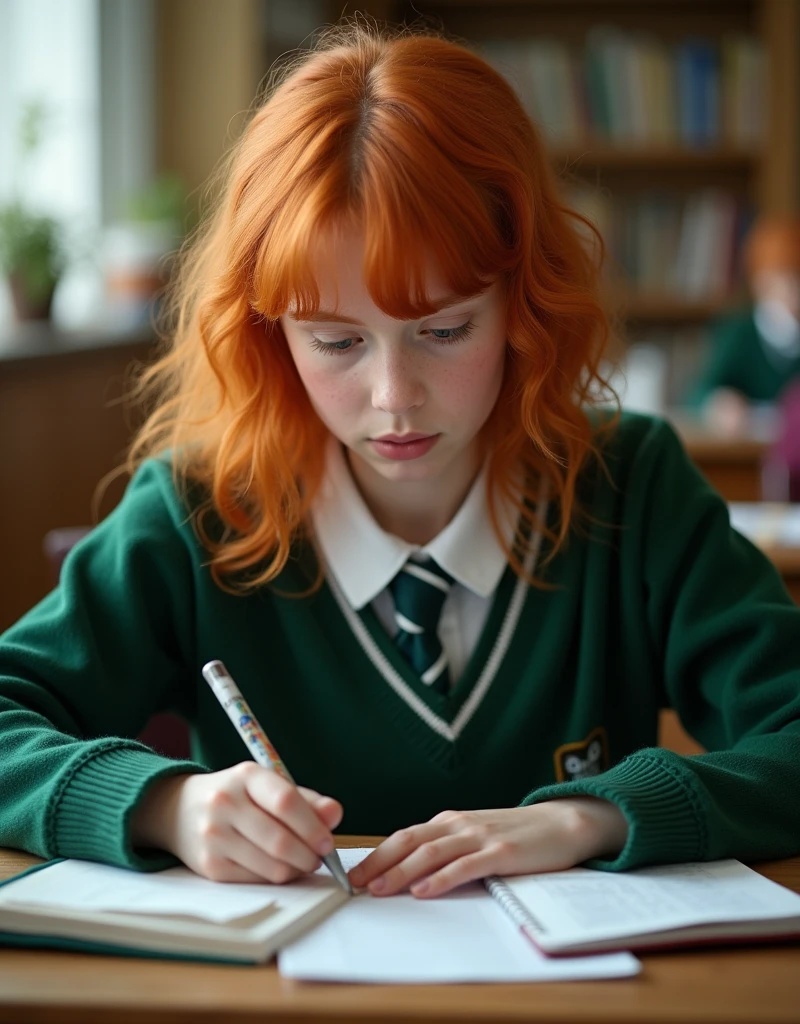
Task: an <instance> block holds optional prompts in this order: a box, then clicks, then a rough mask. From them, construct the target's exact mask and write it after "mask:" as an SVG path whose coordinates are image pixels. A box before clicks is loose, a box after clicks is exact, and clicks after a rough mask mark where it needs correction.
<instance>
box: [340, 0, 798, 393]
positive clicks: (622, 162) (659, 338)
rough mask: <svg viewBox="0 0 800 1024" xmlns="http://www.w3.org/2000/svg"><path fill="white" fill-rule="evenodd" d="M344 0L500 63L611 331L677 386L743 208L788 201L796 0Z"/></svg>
mask: <svg viewBox="0 0 800 1024" xmlns="http://www.w3.org/2000/svg"><path fill="white" fill-rule="evenodd" d="M355 8H356V9H358V10H362V11H364V12H365V13H368V14H370V15H372V16H373V17H375V18H377V19H378V20H383V21H389V22H400V21H406V22H409V23H413V22H414V21H418V20H419V19H423V20H425V21H427V22H428V23H429V24H432V25H434V26H438V27H442V28H444V30H445V31H446V32H447V33H448V34H449V35H451V36H455V37H457V38H459V37H460V38H461V39H463V40H464V41H465V42H466V43H467V44H468V45H471V46H474V47H475V48H476V49H478V50H479V51H481V52H483V53H484V55H485V56H486V57H487V59H489V60H490V61H492V62H493V63H494V64H495V65H496V66H497V67H498V68H499V69H500V70H502V71H503V72H504V73H506V74H507V76H508V77H509V79H510V80H511V82H512V84H514V86H515V88H516V89H517V92H518V93H519V95H520V97H521V99H522V100H523V103H524V105H525V106H526V108H527V109H528V110H529V112H530V113H531V115H532V116H533V117H534V120H536V121H537V123H538V124H539V125H540V127H541V129H542V131H543V134H544V136H545V139H546V141H547V143H548V146H549V149H550V153H551V156H552V160H553V164H554V167H555V168H556V170H557V172H558V173H559V175H560V176H561V178H562V180H563V182H564V187H565V190H566V194H567V196H568V198H569V199H570V201H572V202H574V204H575V205H576V206H577V207H578V208H579V209H582V210H583V211H584V212H585V213H586V215H587V216H589V218H590V219H591V220H593V221H594V222H595V223H597V224H598V226H599V227H600V229H601V232H602V234H603V235H604V237H605V239H606V242H607V245H608V247H609V250H610V260H609V293H610V295H611V299H612V303H616V300H617V299H619V303H618V306H619V309H620V324H621V325H622V333H623V341H624V342H625V343H626V344H627V345H629V346H630V345H634V344H637V343H644V344H648V345H655V346H656V347H658V348H660V349H662V350H663V351H664V352H665V353H666V355H667V361H668V362H669V363H670V367H669V372H668V383H667V389H666V395H665V400H666V401H667V402H668V403H671V402H674V401H678V400H680V398H681V396H682V392H685V389H686V387H687V384H688V381H689V379H690V378H691V377H692V375H693V373H694V372H695V371H696V368H697V365H698V364H699V362H700V361H701V359H702V358H703V355H704V349H705V347H706V345H707V341H708V335H707V330H708V327H709V325H710V323H711V322H712V321H713V320H714V319H716V318H717V317H718V316H720V315H722V314H723V313H724V312H726V311H727V310H729V309H731V308H733V307H735V306H736V305H737V304H739V303H740V302H741V301H742V299H743V297H744V295H745V294H746V290H745V287H744V282H743V280H742V274H741V269H740V265H739V250H740V244H741V238H742V236H743V234H744V232H745V231H746V228H747V226H748V224H749V223H750V221H751V219H752V217H753V216H754V215H755V214H756V213H761V212H764V213H773V214H775V213H778V214H779V213H792V212H796V211H797V210H798V208H800V62H798V60H797V54H798V51H799V50H800V0H648V2H647V3H643V2H641V0H514V2H502V0H496V2H480V0H372V2H362V3H360V4H356V5H355ZM328 16H329V18H330V20H335V18H336V17H337V13H336V11H335V10H334V5H330V10H329V12H328ZM601 94H603V95H604V97H605V98H604V101H603V102H600V101H599V100H598V96H600V95H601ZM603 103H605V107H604V106H603ZM656 252H657V253H659V254H661V256H662V257H663V258H662V259H661V264H660V265H658V260H654V259H653V253H656ZM665 253H666V255H664V254H665ZM659 275H660V276H659Z"/></svg>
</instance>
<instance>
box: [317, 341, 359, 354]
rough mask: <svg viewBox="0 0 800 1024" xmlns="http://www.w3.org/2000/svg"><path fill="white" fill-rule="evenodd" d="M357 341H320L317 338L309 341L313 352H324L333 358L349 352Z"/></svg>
mask: <svg viewBox="0 0 800 1024" xmlns="http://www.w3.org/2000/svg"><path fill="white" fill-rule="evenodd" d="M357 341H358V338H343V339H342V340H341V341H321V340H320V339H319V338H313V337H312V339H311V347H312V348H313V349H314V351H315V352H324V353H325V354H326V355H329V356H335V355H338V354H339V353H342V352H349V351H350V349H351V348H352V347H353V345H355V343H356V342H357Z"/></svg>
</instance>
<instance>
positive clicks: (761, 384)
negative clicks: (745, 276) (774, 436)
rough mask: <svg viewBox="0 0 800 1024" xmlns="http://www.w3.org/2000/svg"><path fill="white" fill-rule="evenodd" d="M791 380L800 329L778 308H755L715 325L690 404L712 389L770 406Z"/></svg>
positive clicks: (799, 366) (796, 371) (796, 372)
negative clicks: (707, 355) (738, 393)
mask: <svg viewBox="0 0 800 1024" xmlns="http://www.w3.org/2000/svg"><path fill="white" fill-rule="evenodd" d="M796 377H800V323H798V322H797V320H795V318H794V317H793V316H791V314H790V313H789V312H788V311H787V310H786V309H785V308H784V307H783V306H781V305H778V304H776V303H759V304H757V305H755V306H753V307H752V308H751V309H749V310H747V311H746V312H744V313H739V314H737V315H735V316H729V317H726V318H725V319H723V320H721V321H720V322H719V323H718V324H717V326H716V327H715V330H714V333H713V338H712V346H711V352H710V356H709V361H708V365H707V366H706V368H705V370H704V371H703V373H702V375H701V377H700V380H699V382H698V384H697V387H696V390H695V398H696V400H697V401H702V400H704V399H705V398H707V397H708V395H709V394H710V393H711V392H712V391H713V390H715V389H716V388H733V389H734V390H736V391H739V392H741V394H743V395H745V396H746V397H747V398H749V399H750V400H751V401H753V402H774V401H775V400H776V399H777V398H778V396H779V395H780V393H781V391H783V389H784V388H785V387H786V385H787V384H788V383H789V382H790V381H791V380H793V379H794V378H796Z"/></svg>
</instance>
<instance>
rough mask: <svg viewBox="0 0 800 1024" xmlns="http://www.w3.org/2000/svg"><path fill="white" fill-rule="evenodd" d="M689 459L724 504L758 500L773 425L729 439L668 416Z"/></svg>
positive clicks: (683, 418)
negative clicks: (719, 495) (723, 499)
mask: <svg viewBox="0 0 800 1024" xmlns="http://www.w3.org/2000/svg"><path fill="white" fill-rule="evenodd" d="M670 419H671V420H672V422H673V424H674V426H675V428H676V429H677V431H678V433H679V434H680V437H681V440H682V441H683V443H684V445H685V447H686V451H687V452H688V453H689V456H690V458H691V459H692V461H693V462H694V464H695V465H696V466H697V468H698V469H699V470H700V471H701V473H702V474H703V475H704V476H705V477H706V479H707V480H708V482H709V483H710V484H711V486H712V487H715V488H716V489H717V490H718V491H719V493H720V494H721V495H722V497H723V498H725V500H726V501H761V499H762V497H763V488H762V479H761V473H762V465H763V461H764V457H765V455H766V454H767V452H768V451H769V450H770V448H771V446H772V443H773V438H774V429H775V428H774V425H771V424H769V423H765V424H761V425H759V426H758V427H754V428H753V429H752V430H748V431H746V432H744V433H742V434H739V435H736V436H733V437H729V436H724V435H720V434H717V433H715V432H714V431H712V430H711V429H710V428H709V427H708V426H706V425H704V424H703V423H702V422H700V421H698V420H693V419H690V418H688V417H686V416H685V415H671V416H670Z"/></svg>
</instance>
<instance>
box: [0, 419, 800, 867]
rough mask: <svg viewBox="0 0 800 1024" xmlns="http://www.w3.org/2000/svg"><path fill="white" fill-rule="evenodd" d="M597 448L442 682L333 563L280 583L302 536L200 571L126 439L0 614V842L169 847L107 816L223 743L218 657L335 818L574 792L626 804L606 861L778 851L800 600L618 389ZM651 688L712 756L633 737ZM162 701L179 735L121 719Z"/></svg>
mask: <svg viewBox="0 0 800 1024" xmlns="http://www.w3.org/2000/svg"><path fill="white" fill-rule="evenodd" d="M604 459H605V470H604V469H603V468H601V467H600V466H599V465H598V464H592V465H591V466H589V467H587V469H586V470H585V471H584V473H583V474H582V476H581V479H580V486H579V495H578V497H579V499H580V502H581V506H582V508H583V510H584V512H585V514H584V515H583V516H582V518H581V519H580V520H579V521H577V522H576V524H575V528H574V529H573V530H572V532H571V535H570V537H569V541H568V543H567V545H566V546H565V547H564V548H562V549H561V550H559V552H558V553H557V554H556V556H555V557H554V558H553V559H551V560H550V561H546V556H547V554H548V547H547V544H546V543H544V542H541V539H540V543H539V547H538V549H537V547H536V544H534V554H535V556H536V572H537V574H538V575H539V577H540V578H541V579H542V580H543V581H544V583H545V586H544V587H533V586H529V585H528V584H526V583H524V582H520V580H519V579H518V577H516V576H515V575H514V574H513V573H512V572H511V570H510V569H508V570H507V571H506V573H505V575H504V576H503V578H502V580H501V582H500V584H499V586H498V588H497V591H496V594H495V598H494V601H493V604H492V608H491V610H490V612H489V615H488V618H487V622H486V624H485V627H484V630H483V633H482V635H481V637H480V639H479V642H478V645H477V648H476V649H475V650H474V651H473V653H472V656H471V658H470V660H469V663H468V665H467V668H466V670H465V671H464V673H463V675H462V676H461V678H460V679H459V681H458V683H457V685H456V686H455V688H454V689H453V691H452V692H451V693H450V694H447V695H439V694H437V693H434V692H431V690H430V689H429V688H428V687H426V686H425V685H424V684H423V683H422V682H421V681H420V680H419V679H418V678H417V677H416V676H415V675H414V673H413V671H412V669H411V668H410V666H409V665H408V664H407V663H406V662H405V660H404V659H403V658H402V656H401V655H400V654H399V653H398V652H397V650H396V649H395V648H394V646H393V644H392V642H391V640H390V639H389V637H388V636H387V635H386V632H385V630H384V629H383V628H382V627H381V625H380V623H379V622H378V621H377V619H376V617H375V615H374V612H372V611H371V610H370V609H369V608H368V607H367V608H365V609H362V610H361V612H354V611H353V610H352V609H348V608H347V606H346V602H345V604H344V605H343V604H342V599H341V595H338V594H337V592H336V589H335V584H332V585H331V584H329V583H328V582H327V581H326V582H325V583H324V584H323V586H322V587H321V589H319V590H318V591H317V592H316V593H314V594H311V595H310V596H300V597H298V596H294V595H297V594H300V593H302V592H303V591H305V590H306V589H307V585H308V581H309V578H310V575H312V574H313V568H314V567H313V565H311V561H312V559H313V553H312V550H311V548H310V547H309V546H307V545H306V546H304V545H302V544H300V543H298V545H297V547H296V550H295V552H294V557H293V558H292V559H291V560H290V561H289V563H288V564H287V566H286V568H285V569H284V571H283V573H282V574H281V576H280V577H279V578H278V579H277V580H276V581H275V583H274V584H272V585H270V586H265V587H262V588H260V589H258V590H257V591H254V592H250V593H249V594H248V595H247V596H237V595H232V594H230V593H227V592H225V591H223V590H221V589H220V588H219V587H218V586H216V585H215V584H214V582H213V580H212V578H211V574H210V571H209V568H208V557H207V553H206V552H205V551H204V550H203V549H202V547H201V546H200V544H199V542H198V539H197V537H196V535H195V533H194V531H193V529H192V526H191V521H190V516H189V513H190V509H189V508H187V506H186V504H185V503H184V502H183V501H182V500H181V498H180V497H179V496H178V494H177V493H176V490H175V488H174V486H173V481H172V478H171V471H170V468H169V466H168V465H167V464H166V463H165V462H163V461H160V460H151V461H149V462H148V463H146V464H145V465H144V466H142V467H141V469H140V470H139V471H138V473H137V474H136V476H135V477H134V479H133V480H132V481H131V483H130V485H129V487H128V489H127V491H126V494H125V497H124V498H123V500H122V502H121V503H120V505H119V506H118V507H117V509H116V510H115V511H114V512H112V513H111V515H109V516H108V518H107V519H105V520H104V521H103V522H102V523H101V524H100V525H99V526H98V527H97V528H96V529H95V530H94V531H93V532H92V533H91V534H90V535H89V536H88V537H87V538H86V539H85V540H84V541H83V542H82V543H81V544H80V545H78V546H77V547H76V548H75V549H74V550H73V552H72V553H71V554H70V556H69V557H68V558H67V560H66V562H65V565H64V568H63V572H62V579H61V582H60V584H59V586H58V587H57V589H56V590H54V591H53V592H52V593H51V594H50V595H49V596H48V597H47V598H45V599H44V600H43V601H42V602H41V603H40V604H39V605H37V606H36V607H35V608H34V609H32V610H31V611H30V612H29V613H28V614H27V615H26V616H24V617H23V619H21V620H20V621H19V622H18V623H17V624H16V625H15V626H13V627H12V628H11V629H10V630H8V631H7V632H6V633H5V634H4V635H3V636H2V637H0V763H2V765H3V799H2V801H1V802H0V844H3V845H8V846H14V847H19V848H22V849H28V850H31V851H32V852H34V853H38V854H40V855H43V856H71V857H83V858H89V859H97V860H102V861H108V862H111V863H116V864H123V865H127V866H131V867H139V868H148V867H149V868H153V867H161V866H163V865H164V864H166V863H169V862H171V858H170V857H168V856H167V855H165V854H162V853H161V852H159V851H145V850H136V849H133V848H132V846H131V843H130V840H129V836H128V823H129V820H130V815H131V813H132V811H133V809H134V808H135V806H136V804H137V803H138V801H139V800H140V799H141V797H142V794H143V793H144V792H145V790H146V788H147V786H148V785H150V784H151V783H152V782H153V781H154V780H156V779H158V778H161V777H164V776H166V775H171V774H176V773H184V772H197V771H214V770H219V769H222V768H225V767H227V766H229V765H232V764H234V763H236V762H238V761H241V760H242V759H243V756H244V749H243V746H242V743H241V740H240V738H239V736H238V735H237V734H236V732H235V730H234V729H233V728H232V727H231V725H230V723H229V721H228V719H227V717H226V715H225V713H224V711H223V710H222V708H220V706H219V705H218V703H217V701H216V700H215V698H214V696H213V694H212V693H211V691H210V689H209V688H208V687H207V686H206V685H205V683H204V682H203V680H202V677H201V673H200V669H201V667H202V665H203V664H204V663H205V662H206V661H209V660H211V659H214V658H220V659H222V660H223V661H224V662H225V663H226V665H227V667H228V669H229V670H230V672H231V674H232V675H233V677H234V678H235V679H236V680H237V682H238V684H239V686H240V688H241V690H242V692H243V694H244V696H245V698H246V699H247V701H248V702H249V704H250V706H251V707H252V709H253V712H254V713H255V715H256V716H257V717H258V719H259V720H260V721H261V723H262V725H263V726H264V727H265V729H266V731H267V733H268V735H269V737H270V739H271V740H272V742H273V743H274V745H275V746H276V748H277V749H278V750H279V751H280V752H281V756H282V757H283V759H284V760H285V762H286V763H287V765H288V766H289V767H290V770H291V771H292V774H293V775H294V777H295V778H296V779H297V781H298V782H299V783H301V784H303V785H307V786H311V787H313V788H315V789H318V790H319V791H321V792H323V793H327V794H330V795H331V796H334V797H336V798H337V799H338V800H340V801H341V802H342V804H343V807H344V820H343V822H342V824H341V826H340V828H341V830H342V831H343V832H349V833H362V834H373V835H375V834H387V833H390V832H392V831H393V830H395V829H397V828H400V827H403V826H406V825H409V824H412V823H415V822H420V821H424V820H426V819H428V818H430V817H431V816H432V815H434V814H436V813H437V812H439V811H443V810H446V809H466V808H482V807H483V808H488V807H503V806H506V807H507V806H515V805H517V804H520V803H534V802H539V801H542V800H546V799H552V798H555V797H560V796H568V795H577V794H589V795H594V796H599V797H602V798H605V799H608V800H612V801H613V802H615V803H617V804H618V805H619V806H620V807H621V808H622V810H623V811H624V813H625V815H626V817H627V819H628V822H629V826H630V828H629V838H628V842H627V844H626V847H625V849H624V850H623V851H622V853H621V854H620V855H619V856H618V857H616V858H614V859H613V860H609V861H602V862H599V866H602V867H606V868H609V869H622V868H629V867H633V866H637V865H641V864H647V863H654V862H663V861H677V860H694V859H699V860H702V859H709V858H716V857H727V856H733V857H740V858H742V859H757V858H765V857H781V856H787V855H790V854H794V853H797V852H798V850H799V849H800V648H798V643H797V638H798V636H800V610H798V609H797V608H796V607H795V606H794V605H793V604H792V602H791V600H790V598H789V596H788V594H787V593H786V590H785V588H784V587H783V585H782V583H781V580H780V578H779V576H778V574H777V573H776V571H775V569H774V568H773V567H772V565H771V564H770V563H769V562H768V561H767V560H766V559H765V557H764V556H763V555H762V554H761V553H760V552H758V551H757V550H756V549H755V548H754V547H753V545H751V544H750V543H749V542H748V541H747V540H745V539H744V538H743V537H741V536H740V535H739V534H738V533H736V532H735V531H733V530H732V529H731V527H730V525H729V522H728V515H727V509H726V506H725V504H724V503H723V502H722V500H721V499H720V498H719V496H718V495H716V494H715V492H713V491H712V490H711V489H710V487H709V486H708V485H707V484H706V483H705V481H704V480H703V479H702V478H701V477H700V475H699V474H698V473H697V471H696V470H695V469H694V467H693V466H692V465H691V464H690V463H689V461H688V459H687V457H686V455H685V453H684V451H683V449H682V448H681V445H680V443H679V441H678V440H677V438H676V437H675V435H674V433H673V431H672V430H671V428H669V427H668V426H667V425H666V424H665V423H663V422H661V421H658V420H654V419H650V418H648V417H643V416H634V415H624V416H623V418H622V420H621V422H620V424H619V426H618V427H617V428H616V429H615V431H614V434H613V437H612V439H611V440H610V441H609V442H608V443H607V444H606V447H605V451H604ZM541 511H542V512H545V509H544V507H542V510H541ZM554 513H555V510H554V508H553V507H552V506H551V507H550V508H549V509H548V510H546V514H547V515H549V516H551V517H552V516H553V515H554ZM551 521H552V520H551ZM665 706H672V707H674V708H676V709H677V711H678V713H679V715H680V717H681V718H682V720H683V721H684V723H685V725H686V726H687V728H688V729H689V731H690V732H691V733H692V734H693V735H694V736H696V737H697V738H698V740H700V742H702V743H703V744H704V745H705V746H706V747H707V748H708V750H709V752H708V753H707V754H703V755H701V756H696V757H682V756H679V755H677V754H675V753H672V752H670V751H666V750H662V749H659V748H657V747H656V746H655V742H656V730H657V719H658V712H659V709H660V708H662V707H665ZM166 709H170V710H174V711H177V712H178V713H179V714H181V715H183V716H184V717H185V718H186V719H187V721H188V722H189V723H190V726H191V729H192V735H193V759H192V760H190V761H172V760H169V759H167V758H165V757H163V756H161V755H159V754H157V753H156V752H154V751H152V750H150V749H148V748H147V747H145V746H144V745H142V744H141V743H139V742H137V741H136V739H135V738H134V737H135V736H136V735H137V734H138V733H139V732H140V731H141V729H142V728H143V726H144V725H145V723H146V721H147V719H148V717H149V716H150V715H151V714H152V713H153V712H155V711H157V710H166Z"/></svg>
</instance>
